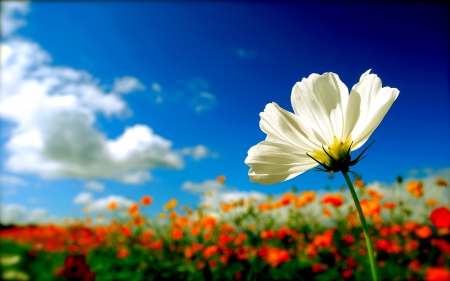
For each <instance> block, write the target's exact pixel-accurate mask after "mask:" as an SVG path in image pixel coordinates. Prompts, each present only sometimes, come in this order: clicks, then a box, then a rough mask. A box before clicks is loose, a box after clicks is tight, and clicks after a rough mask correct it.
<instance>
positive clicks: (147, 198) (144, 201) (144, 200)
mask: <svg viewBox="0 0 450 281" xmlns="http://www.w3.org/2000/svg"><path fill="white" fill-rule="evenodd" d="M152 201H153V198H152V197H150V196H148V195H145V196H144V197H142V198H141V204H142V206H148V205H150V204H151V203H152Z"/></svg>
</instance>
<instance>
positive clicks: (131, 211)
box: [128, 203, 139, 216]
mask: <svg viewBox="0 0 450 281" xmlns="http://www.w3.org/2000/svg"><path fill="white" fill-rule="evenodd" d="M138 210H139V204H138V203H133V204H132V205H131V206H130V209H128V213H129V214H130V215H131V216H132V215H134V214H136V212H137V211H138Z"/></svg>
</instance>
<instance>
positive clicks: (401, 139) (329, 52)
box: [0, 1, 450, 218]
mask: <svg viewBox="0 0 450 281" xmlns="http://www.w3.org/2000/svg"><path fill="white" fill-rule="evenodd" d="M448 32H449V31H448V5H446V4H443V3H393V4H392V3H350V2H347V3H327V2H320V3H312V2H304V3H303V2H298V3H290V2H283V3H277V2H261V3H259V2H244V3H239V2H210V3H205V2H202V1H199V2H186V3H181V2H177V1H174V2H168V3H164V2H152V1H149V2H139V1H138V2H129V3H127V2H120V1H112V2H103V1H101V2H92V3H89V2H84V1H81V2H70V3H65V2H53V1H50V2H40V3H31V4H22V3H18V2H7V3H4V2H2V98H1V100H0V126H1V127H2V135H1V139H0V141H1V142H0V144H1V161H2V166H1V175H2V196H1V203H2V207H3V208H6V207H8V206H10V207H9V208H10V209H8V210H13V209H14V211H11V212H12V213H14V212H15V213H14V214H16V215H15V216H16V217H18V218H19V217H21V216H22V217H24V216H30V214H34V215H35V216H36V217H39V216H40V215H45V216H57V217H64V216H72V215H74V214H75V215H80V209H81V208H82V206H83V205H90V206H91V207H92V209H96V208H97V210H98V211H99V212H100V211H101V210H102V208H104V206H105V204H106V203H107V202H109V201H111V200H113V199H114V198H115V199H114V200H122V201H123V204H124V206H127V204H130V202H131V201H138V200H139V199H140V198H141V197H142V196H143V195H151V196H152V197H153V198H154V203H153V204H152V206H151V207H150V208H149V209H148V212H149V213H151V214H156V213H157V212H159V211H160V210H161V208H162V206H163V204H165V203H166V202H167V201H168V200H169V199H171V198H177V199H178V200H179V201H180V203H181V204H185V205H189V206H194V205H196V204H198V203H200V201H201V196H200V192H199V190H209V189H213V190H216V189H218V188H220V189H221V192H228V193H235V194H241V193H239V192H250V191H252V190H256V191H258V192H261V193H268V194H280V193H283V192H285V191H287V190H289V189H290V188H291V187H292V186H294V185H295V186H297V188H298V189H299V190H310V189H321V188H324V186H325V185H327V184H333V185H334V186H335V187H336V188H337V187H339V186H341V185H342V184H344V180H343V178H342V176H341V175H336V177H335V179H334V180H333V182H330V180H329V179H328V178H327V175H326V174H325V173H319V172H314V171H308V172H306V173H304V174H303V175H301V176H299V177H297V178H295V179H293V180H290V181H287V182H284V183H280V184H276V185H271V186H261V185H258V184H255V183H251V182H250V181H249V179H248V175H247V172H248V167H247V166H246V165H245V164H244V159H245V157H246V156H247V151H248V149H249V148H250V147H251V146H253V145H255V144H256V143H258V142H260V141H262V140H263V139H264V138H265V134H264V133H263V132H262V131H261V130H260V129H259V113H260V112H261V111H263V110H264V107H265V105H266V104H267V103H270V102H273V101H274V102H277V103H278V104H279V105H280V106H281V107H283V108H285V109H287V110H289V111H292V107H291V104H290V94H291V90H292V87H293V86H294V84H295V83H296V82H297V81H300V80H301V79H302V78H303V77H308V76H309V75H310V74H311V73H319V74H322V73H324V72H329V71H331V72H335V73H337V74H338V75H339V77H340V78H341V80H342V81H343V82H344V83H345V84H346V85H347V87H348V88H349V89H351V87H352V86H353V85H354V84H355V83H356V82H358V81H359V77H360V75H361V74H363V73H364V72H365V71H366V70H368V69H372V73H375V74H377V75H378V76H379V77H380V78H381V80H382V81H383V86H390V87H393V88H397V89H399V90H400V95H399V98H398V99H397V101H396V102H395V103H394V105H393V106H392V108H391V110H390V111H389V112H388V114H387V116H386V117H385V118H384V120H383V122H382V123H381V125H380V126H379V127H378V128H377V130H376V131H375V133H374V134H373V135H372V137H371V140H376V142H375V143H374V145H373V146H372V147H371V148H370V149H369V151H368V152H367V158H366V159H364V160H363V161H362V162H360V163H359V164H358V165H357V166H356V167H355V169H354V171H355V172H357V173H360V174H362V175H363V179H364V180H365V181H367V182H372V181H380V182H385V183H391V182H393V181H394V180H395V178H396V177H397V176H398V175H403V176H405V177H421V176H428V175H435V174H438V173H442V171H447V172H446V173H448V168H449V167H450V147H449V146H448V139H449V138H450V130H449V129H448V128H449V124H450V110H449V109H450V95H449V79H448V77H450V76H449V65H448V63H449V55H448V50H449V43H448ZM356 153H358V152H356ZM222 174H223V175H226V182H225V185H224V186H220V185H218V184H217V182H215V179H216V177H217V176H218V175H222ZM112 196H116V197H112ZM117 198H119V199H117ZM11 206H14V208H13V207H11ZM33 210H34V211H33ZM33 212H34V213H33Z"/></svg>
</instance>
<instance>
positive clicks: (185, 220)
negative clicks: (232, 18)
mask: <svg viewBox="0 0 450 281" xmlns="http://www.w3.org/2000/svg"><path fill="white" fill-rule="evenodd" d="M177 223H178V224H179V225H182V226H185V225H187V224H188V223H189V218H187V217H183V216H180V217H178V218H177Z"/></svg>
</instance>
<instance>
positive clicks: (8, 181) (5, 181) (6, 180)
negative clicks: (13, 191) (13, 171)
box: [0, 175, 28, 186]
mask: <svg viewBox="0 0 450 281" xmlns="http://www.w3.org/2000/svg"><path fill="white" fill-rule="evenodd" d="M0 185H2V186H27V185H28V183H27V182H26V181H24V180H23V179H21V178H18V177H12V176H4V175H0Z"/></svg>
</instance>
